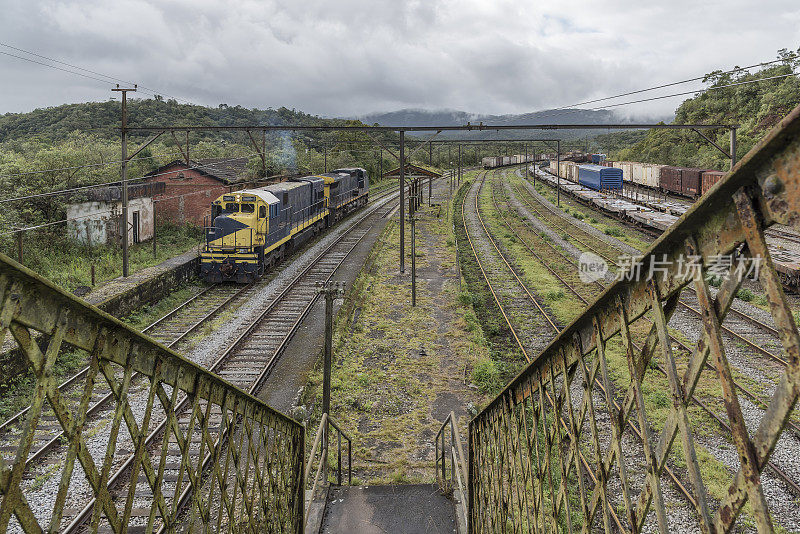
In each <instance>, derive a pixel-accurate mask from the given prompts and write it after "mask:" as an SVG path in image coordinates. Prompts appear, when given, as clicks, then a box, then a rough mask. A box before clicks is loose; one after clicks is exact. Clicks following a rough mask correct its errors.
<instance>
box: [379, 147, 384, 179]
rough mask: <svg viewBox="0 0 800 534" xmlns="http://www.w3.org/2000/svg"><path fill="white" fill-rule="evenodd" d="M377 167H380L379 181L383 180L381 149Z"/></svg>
mask: <svg viewBox="0 0 800 534" xmlns="http://www.w3.org/2000/svg"><path fill="white" fill-rule="evenodd" d="M378 165H379V166H380V169H381V171H380V179H381V180H383V149H382V148H381V149H380V160H379V161H378Z"/></svg>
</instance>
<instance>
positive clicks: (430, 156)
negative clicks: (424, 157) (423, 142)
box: [428, 141, 433, 165]
mask: <svg viewBox="0 0 800 534" xmlns="http://www.w3.org/2000/svg"><path fill="white" fill-rule="evenodd" d="M428 165H433V143H432V142H430V141H428Z"/></svg>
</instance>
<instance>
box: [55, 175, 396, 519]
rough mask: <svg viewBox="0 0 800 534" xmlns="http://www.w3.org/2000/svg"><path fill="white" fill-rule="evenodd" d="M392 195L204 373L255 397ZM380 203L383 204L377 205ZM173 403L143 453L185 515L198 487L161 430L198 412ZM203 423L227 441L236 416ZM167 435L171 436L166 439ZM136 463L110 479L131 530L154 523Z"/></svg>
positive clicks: (195, 455) (184, 401)
mask: <svg viewBox="0 0 800 534" xmlns="http://www.w3.org/2000/svg"><path fill="white" fill-rule="evenodd" d="M395 192H396V189H395ZM395 192H391V191H390V192H388V193H386V194H385V195H383V196H382V197H380V199H376V200H375V201H373V204H378V205H377V206H374V207H373V208H372V209H370V208H368V211H367V213H365V214H361V215H360V217H359V218H358V219H357V220H355V221H354V222H353V224H352V225H350V226H349V228H347V229H345V230H344V233H343V235H342V236H341V237H340V238H339V239H337V240H336V241H334V242H333V243H331V244H330V245H329V246H327V247H326V248H325V249H324V250H323V251H322V252H321V253H319V254H318V255H317V256H316V257H314V258H313V259H312V261H311V262H310V263H309V264H308V265H307V266H306V267H305V268H303V269H302V270H301V271H300V272H299V273H298V274H297V275H296V276H294V277H293V279H292V280H291V282H290V283H288V284H287V285H286V287H285V288H284V289H283V290H282V291H281V292H280V293H279V294H278V295H276V296H275V297H274V298H273V299H272V300H271V301H270V302H269V304H268V305H267V306H266V308H264V309H263V310H262V311H261V313H260V314H259V315H258V316H257V317H256V318H255V319H254V320H252V321H250V322H248V323H246V324H245V325H243V326H242V327H241V328H240V329H239V330H238V331H236V332H235V333H234V334H233V335H234V341H233V342H232V343H231V344H230V346H229V348H228V349H227V350H226V351H225V352H224V353H223V354H222V355H220V356H219V357H218V358H217V359H216V360H215V361H214V362H213V363H212V364H211V365H210V366H209V369H210V370H211V371H213V372H214V373H217V374H219V375H220V376H222V377H223V378H225V379H226V380H228V381H229V382H231V383H233V384H235V385H237V386H239V387H240V388H242V389H244V390H246V391H248V392H249V393H251V394H255V393H257V392H258V390H259V389H260V388H261V387H262V386H263V384H264V381H265V380H266V378H267V377H268V376H269V373H270V371H271V370H272V369H273V367H274V365H275V364H276V363H277V361H278V360H279V358H280V357H281V354H282V353H283V350H284V348H285V347H286V345H287V344H288V343H289V341H290V340H291V338H292V336H293V335H294V333H295V332H296V330H297V327H298V325H299V324H300V323H301V321H302V320H303V318H304V317H305V316H306V314H307V313H308V311H309V310H310V309H311V307H312V306H313V304H314V302H316V300H317V298H318V287H317V284H318V283H320V282H324V281H326V280H328V279H330V277H331V276H332V275H333V273H334V272H335V271H336V269H337V268H338V267H339V266H340V265H341V263H342V262H343V261H344V260H345V258H347V257H348V256H349V255H350V253H351V252H352V251H353V249H354V248H355V247H356V246H357V245H358V243H360V242H361V240H362V239H363V238H364V237H365V236H366V235H367V233H368V232H369V230H370V227H369V226H368V225H367V224H365V222H366V221H368V220H370V219H371V218H373V217H376V218H380V217H383V216H384V215H386V214H387V213H389V212H391V211H392V210H393V205H394V202H392V199H393V198H394V196H396V194H395ZM381 200H385V202H383V203H381ZM173 400H174V402H173V403H172V405H173V406H174V407H175V408H174V410H173V413H174V416H173V415H170V416H169V417H168V414H167V413H164V411H163V410H160V411H159V413H154V414H153V422H152V423H151V424H150V425H149V426H148V429H149V430H150V431H149V433H148V435H147V438H146V447H147V450H148V451H149V455H150V458H151V469H152V472H154V473H155V472H157V473H158V477H159V478H158V481H157V484H156V487H161V488H162V493H163V494H165V495H174V499H173V500H172V503H171V506H174V507H176V509H178V510H182V509H183V508H184V507H185V506H186V505H187V503H188V502H189V498H190V496H191V495H192V491H193V490H194V489H195V488H193V487H192V485H191V483H190V482H188V481H187V480H185V479H184V478H182V476H183V475H182V473H183V468H182V464H181V463H180V462H178V461H176V459H179V458H181V457H182V456H185V454H186V452H185V451H182V450H181V444H179V443H178V442H177V441H176V440H175V438H174V434H169V433H167V432H165V431H166V430H168V429H167V427H168V425H169V424H170V420H171V419H172V418H173V417H174V423H172V424H173V425H177V426H178V427H179V428H184V427H186V426H188V425H192V424H196V423H197V408H196V406H195V408H194V409H190V408H192V407H191V406H190V399H188V398H185V397H184V398H175V399H173ZM131 402H133V401H131ZM204 417H205V418H206V419H207V420H208V426H209V432H210V433H211V436H212V438H213V440H214V442H215V443H216V442H218V441H219V440H225V439H226V428H227V427H228V424H229V423H230V422H231V418H232V417H235V414H233V415H232V414H230V413H228V414H225V413H222V412H220V411H219V410H218V409H211V410H206V413H205V415H204ZM165 435H167V436H169V437H168V439H166V440H165V439H164V436H165ZM184 446H185V447H187V448H188V456H189V458H190V460H189V462H190V463H191V465H200V464H199V462H202V465H203V466H208V465H209V464H210V462H211V460H212V453H211V452H210V451H209V450H208V448H205V447H204V446H203V443H189V444H184ZM134 464H135V462H134V457H133V456H132V455H130V456H128V457H127V458H126V459H125V460H124V461H122V462H121V463H120V464H119V465H116V466H115V468H114V472H113V473H111V474H110V476H109V488H110V491H111V495H112V496H114V497H120V498H121V497H124V496H125V495H126V494H127V495H129V496H132V497H133V499H132V500H133V501H134V502H135V503H138V504H134V505H133V506H132V507H131V508H130V510H126V514H127V518H125V520H126V521H127V522H128V523H129V524H130V525H137V526H146V525H148V524H149V525H151V526H152V525H154V524H155V523H156V521H155V516H156V513H157V509H156V506H154V505H153V503H154V502H157V500H156V499H155V496H154V494H153V492H152V489H151V486H150V484H149V482H148V480H147V477H146V476H145V475H140V476H139V477H138V478H137V479H136V480H135V481H131V480H130V474H131V469H132V467H133V466H134ZM128 500H129V501H130V500H131V499H130V498H129V499H128ZM147 503H149V505H147ZM95 504H96V502H95V500H94V499H93V498H92V499H89V500H88V502H87V503H86V504H85V505H84V506H82V507H81V508H80V509H73V510H72V511H73V512H74V514H73V515H71V516H70V517H65V518H64V519H63V520H62V526H63V529H64V531H65V532H80V531H83V530H84V529H85V528H86V527H87V524H89V523H90V521H91V526H94V525H95V524H98V523H99V525H101V526H102V524H103V523H102V519H103V518H102V514H95V513H94V511H95ZM212 505H213V503H209V506H212ZM165 515H166V514H165ZM172 526H174V525H156V527H158V528H156V530H157V531H163V530H165V529H169V528H170V527H172Z"/></svg>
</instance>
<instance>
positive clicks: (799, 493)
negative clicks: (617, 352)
mask: <svg viewBox="0 0 800 534" xmlns="http://www.w3.org/2000/svg"><path fill="white" fill-rule="evenodd" d="M493 194H494V192H493ZM493 202H496V199H495V198H494V195H493ZM497 211H498V212H499V213H500V214H501V218H502V221H503V224H504V225H506V227H507V228H508V229H509V231H512V232H513V233H514V235H516V236H517V237H518V238H519V239H520V240H521V241H522V242H523V243H524V245H525V246H526V247H527V248H529V249H530V250H531V251H532V248H531V247H530V244H528V243H527V241H526V240H525V239H523V237H522V235H521V233H520V232H519V228H517V229H514V228H513V227H512V225H511V223H510V222H509V218H507V217H505V216H504V215H503V213H504V211H505V212H509V211H514V208H513V207H512V206H510V204H509V205H508V207H507V209H506V210H503V209H501V208H498V210H497ZM534 235H535V232H534ZM543 241H544V240H543ZM544 243H545V244H546V245H547V246H548V247H549V248H550V250H552V252H553V253H554V254H555V255H556V256H560V257H561V258H562V259H564V260H567V263H571V267H572V270H573V271H575V267H576V266H577V265H576V264H575V263H574V260H572V259H571V258H570V257H569V256H568V255H567V254H566V253H565V252H563V251H562V250H560V249H559V248H558V247H556V246H554V245H553V244H552V243H550V242H548V241H544ZM536 257H537V259H538V260H539V261H540V263H541V264H542V265H543V266H545V267H546V268H547V269H548V271H549V272H550V273H551V274H552V275H553V276H554V277H555V278H556V279H557V280H559V281H560V283H561V284H562V285H564V286H565V288H566V289H567V290H569V291H570V292H571V293H572V294H573V295H575V296H576V298H578V300H580V301H581V303H582V304H584V305H589V304H590V301H589V300H588V299H587V298H585V297H584V296H583V295H582V294H581V293H580V292H579V291H577V290H576V289H575V283H574V282H572V283H570V282H567V281H566V280H565V276H564V273H563V272H562V273H561V274H559V273H558V272H557V271H556V270H555V268H554V267H553V265H554V263H553V262H552V261H545V260H544V259H543V258H541V256H539V255H536ZM567 272H569V271H567ZM592 285H593V286H595V288H596V289H597V291H596V292H595V293H594V295H592V296H596V295H597V294H599V293H600V292H602V291H603V290H605V288H606V285H605V284H603V283H602V282H600V281H595V282H594V283H593V284H592ZM687 306H688V305H687ZM693 311H696V312H697V313H698V315H699V310H693ZM752 320H753V321H754V322H755V324H758V325H760V326H763V327H764V328H768V329H770V330H771V331H772V332H773V333H774V334H775V335H777V331H775V330H774V329H771V327H768V326H767V325H764V324H763V323H761V322H759V321H756V320H755V319H752ZM647 326H648V328H649V327H650V326H651V323H649V322H648V324H647ZM669 337H670V340H671V342H672V344H673V346H676V345H677V347H679V348H680V349H681V350H682V351H683V352H684V353H685V354H686V355H690V354H691V353H692V350H693V347H690V346H689V345H687V344H686V343H684V342H683V341H681V340H680V339H678V338H676V337H675V336H672V335H670V336H669ZM741 339H742V340H744V339H745V338H741ZM776 339H777V338H776ZM635 348H636V350H637V351H641V349H642V347H641V346H639V345H636V344H635ZM759 348H760V347H759ZM773 356H774V355H773ZM781 361H782V360H781ZM783 365H785V362H783ZM654 368H655V369H656V370H657V371H658V372H659V373H661V374H662V375H663V376H664V377H667V371H666V369H664V368H663V366H661V365H660V364H655V365H654ZM705 368H706V369H707V370H709V371H711V372H712V373H716V370H715V369H714V367H713V366H712V365H711V364H710V363H709V362H706V364H705ZM734 385H735V387H736V388H737V390H738V391H739V392H740V393H742V394H743V395H744V396H745V397H746V398H747V399H748V400H749V401H750V402H752V403H753V404H754V405H755V406H757V407H758V408H759V409H761V410H766V409H767V402H768V399H764V398H762V397H761V395H759V394H758V393H756V392H754V391H753V390H751V389H750V388H748V387H746V386H744V385H743V384H741V382H739V381H734ZM692 402H693V404H695V405H696V406H697V407H699V408H700V409H701V410H702V411H703V412H705V413H706V414H707V415H709V416H710V417H711V418H712V419H713V420H714V421H715V422H716V423H717V424H718V425H719V426H720V428H721V429H722V430H723V431H724V432H726V433H727V434H728V435H731V428H730V426H729V425H728V423H727V422H726V421H725V420H724V419H723V418H722V417H720V415H719V410H714V409H712V408H711V406H710V405H709V403H708V402H704V401H703V400H701V399H699V398H697V397H696V396H695V397H692ZM787 428H788V429H789V431H790V433H791V434H793V435H794V437H795V439H796V445H797V446H798V447H800V426H798V425H797V423H795V422H794V421H791V420H790V421H788V422H787ZM767 465H768V467H769V469H770V470H771V471H772V473H773V474H774V475H775V476H776V477H777V478H778V479H780V480H781V481H782V482H783V483H784V484H785V485H786V486H787V487H788V488H789V489H790V490H791V491H792V492H793V493H794V494H795V497H800V485H798V482H797V481H796V480H795V479H794V478H792V477H791V475H789V473H788V472H787V471H786V470H784V469H783V468H782V467H781V466H780V465H779V464H778V463H777V462H776V461H774V460H770V461H769V462H768V464H767ZM686 496H687V497H690V495H686Z"/></svg>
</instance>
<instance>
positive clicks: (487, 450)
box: [468, 107, 800, 532]
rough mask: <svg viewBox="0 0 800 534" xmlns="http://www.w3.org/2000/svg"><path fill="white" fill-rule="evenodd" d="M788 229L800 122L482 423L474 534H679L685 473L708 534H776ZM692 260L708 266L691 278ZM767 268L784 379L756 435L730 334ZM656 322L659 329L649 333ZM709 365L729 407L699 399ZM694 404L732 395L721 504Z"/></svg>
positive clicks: (785, 403)
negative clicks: (688, 328)
mask: <svg viewBox="0 0 800 534" xmlns="http://www.w3.org/2000/svg"><path fill="white" fill-rule="evenodd" d="M775 223H781V224H786V225H792V226H795V227H798V226H800V107H799V108H796V109H795V110H793V111H792V112H791V113H790V114H789V115H788V116H787V117H786V118H785V119H784V120H783V121H782V122H781V124H780V125H779V126H778V127H777V128H775V129H774V130H773V131H772V132H770V133H769V134H768V135H767V137H766V138H765V139H764V140H763V142H761V143H760V144H759V145H758V146H757V147H755V148H754V149H753V150H752V151H750V153H749V154H748V155H747V156H746V157H745V158H744V159H742V160H741V161H740V162H739V163H738V164H737V165H736V166H735V167H734V168H733V170H732V171H731V173H730V174H729V175H728V176H727V177H726V178H725V179H723V180H722V181H720V182H719V183H718V184H716V185H715V186H714V187H713V188H712V189H711V190H710V191H709V192H708V193H707V194H706V195H705V196H704V197H703V199H702V201H700V202H699V203H697V204H696V205H695V206H694V207H693V208H692V209H691V210H690V211H689V212H687V213H686V214H685V215H684V216H683V217H681V219H680V220H679V221H678V222H677V223H676V224H675V225H674V226H673V227H672V228H671V229H670V230H669V231H668V232H666V233H665V234H664V235H663V236H662V237H661V238H659V239H658V240H657V241H656V242H655V243H654V244H653V245H652V246H651V247H650V249H648V251H647V252H646V253H645V254H644V256H643V257H642V261H641V263H640V265H645V266H646V268H647V266H650V265H653V263H652V261H653V260H655V261H656V262H657V265H658V269H657V270H656V271H655V272H653V273H652V274H653V276H640V277H636V276H633V275H634V274H635V270H636V269H637V267H636V266H635V265H633V266H631V270H630V271H629V275H631V276H629V277H628V279H626V280H622V281H619V282H617V283H615V284H613V285H612V286H610V287H609V288H608V289H607V290H606V291H605V292H604V293H603V294H602V295H600V297H598V298H597V300H596V301H595V302H594V303H593V304H592V305H590V306H589V307H588V308H587V309H586V310H585V311H584V312H583V313H582V314H581V315H580V316H579V317H578V318H576V319H575V320H574V321H573V322H572V323H571V324H570V325H569V326H568V327H567V328H566V329H564V330H563V331H562V332H561V333H560V334H559V335H558V337H557V338H556V339H554V340H553V341H552V342H551V343H550V344H549V345H548V347H547V348H545V349H544V351H542V352H541V354H539V355H538V356H537V357H536V358H534V359H533V361H532V362H531V363H530V364H529V365H528V366H527V367H526V368H525V369H524V370H523V371H522V372H521V373H520V374H519V375H518V376H517V377H516V378H515V379H514V380H513V381H512V382H511V383H510V384H509V385H508V386H507V387H506V388H505V389H504V391H502V392H501V393H500V394H499V395H498V396H497V397H496V398H495V399H494V400H493V401H492V402H491V403H490V404H489V405H488V406H487V407H486V408H485V409H484V410H483V411H482V412H481V413H479V414H478V415H477V416H476V417H475V418H474V419H473V420H472V421H471V422H470V425H469V436H468V441H469V460H468V471H469V473H468V476H469V483H468V491H469V497H468V508H469V515H468V519H469V531H470V532H533V531H535V532H549V531H558V532H572V531H573V530H574V531H578V530H580V531H582V532H588V531H594V530H600V529H603V530H604V531H605V532H611V531H612V530H621V531H625V532H639V531H641V530H642V528H643V527H644V526H645V525H646V523H648V522H649V523H648V524H649V527H648V528H653V529H657V530H659V531H661V532H667V531H668V530H669V526H668V517H667V516H668V513H669V510H668V507H667V506H666V505H665V498H664V491H663V490H662V475H663V474H664V470H665V467H666V466H667V465H668V464H671V465H673V466H677V467H679V468H680V469H681V472H683V473H685V475H684V476H685V480H686V481H687V483H686V486H687V489H688V491H689V494H690V495H689V497H688V498H687V506H689V507H690V509H691V511H692V512H693V515H694V518H695V520H696V528H698V529H699V530H701V531H703V532H730V531H732V530H733V529H734V528H738V527H736V525H737V522H738V523H739V524H740V525H741V524H742V523H743V522H744V521H743V520H742V517H741V516H742V515H743V514H746V515H747V516H748V520H747V521H748V522H751V523H749V524H751V525H755V527H756V528H757V529H758V530H759V531H760V532H770V531H772V528H773V525H772V522H773V518H772V516H771V515H770V509H769V505H768V499H767V498H765V492H764V488H763V487H762V482H761V475H762V472H763V471H764V469H765V468H766V465H767V462H768V460H769V459H770V456H771V455H772V452H773V450H774V448H775V446H776V444H777V442H778V439H779V438H780V437H781V434H782V432H783V429H784V425H785V424H786V421H787V420H788V419H789V417H790V416H791V412H792V410H793V408H794V406H795V403H796V402H797V398H798V395H799V394H800V335H798V328H797V325H796V323H795V320H794V317H793V314H792V310H791V308H790V307H789V304H788V303H787V300H786V297H785V295H784V292H783V288H782V287H781V284H780V279H779V277H778V274H777V273H776V271H775V269H774V267H773V264H772V261H771V259H770V255H769V251H768V249H767V245H766V241H765V238H764V229H765V228H766V227H768V226H770V225H772V224H775ZM730 254H733V255H734V258H745V261H743V262H741V263H740V262H738V261H734V262H733V263H732V264H731V265H730V267H729V269H728V274H727V276H725V277H724V278H723V281H722V284H721V286H720V287H719V289H718V291H716V293H714V292H713V291H712V290H711V289H710V288H709V284H708V282H707V275H708V271H709V268H710V267H711V266H712V265H715V264H716V263H715V262H716V261H718V259H719V258H720V257H722V256H726V255H730ZM686 258H691V259H692V261H693V263H694V264H695V265H696V267H695V268H694V269H692V272H691V273H690V274H689V275H688V276H687V273H686V272H685V268H686V263H685V260H686ZM757 261H760V273H759V280H760V283H761V285H762V286H763V288H764V291H765V295H766V301H767V305H768V308H769V312H770V313H771V315H772V318H773V321H774V323H775V326H776V329H777V330H778V332H779V334H780V343H781V345H782V348H783V350H784V353H785V360H786V366H785V368H784V369H782V370H780V379H779V380H778V381H777V383H776V384H775V387H774V390H772V389H769V390H768V391H767V393H766V394H767V395H770V397H768V402H767V405H768V406H767V408H766V409H765V410H762V411H760V412H759V413H758V414H757V415H758V417H759V420H758V423H757V425H753V424H751V426H750V428H748V426H747V425H746V423H745V418H744V417H743V413H742V407H741V405H740V402H739V399H738V397H737V391H736V388H735V385H734V382H733V380H734V378H733V373H732V370H731V366H730V365H729V361H728V358H727V356H726V346H725V341H724V339H723V336H722V334H721V331H720V325H721V323H722V322H723V321H724V320H725V317H726V314H727V312H728V310H729V309H730V307H731V304H732V301H733V299H734V297H735V296H736V293H737V291H738V290H739V288H740V286H741V284H742V281H743V278H744V276H745V272H746V271H747V270H749V269H750V267H752V265H753V263H754V262H757ZM742 265H744V266H746V267H747V269H743V268H741V266H742ZM681 269H684V271H682V270H681ZM689 284H691V285H693V287H694V289H695V291H696V293H697V298H698V302H699V306H700V308H701V309H702V325H701V326H700V339H699V341H698V342H697V344H696V346H695V347H694V351H693V353H692V354H691V355H689V356H685V357H678V356H677V355H675V354H673V348H672V346H671V343H670V339H669V330H668V326H667V325H668V322H669V320H670V318H671V316H672V314H673V311H674V310H675V307H676V304H677V303H678V297H679V295H680V292H681V290H682V289H683V288H684V287H686V286H687V285H689ZM644 315H648V316H649V318H650V319H651V320H652V321H653V323H652V326H650V327H648V328H642V326H641V325H642V323H641V322H640V323H635V322H636V321H637V319H639V318H641V317H643V316H644ZM648 324H649V323H648ZM637 330H639V331H637ZM637 336H641V338H642V339H644V340H645V343H644V346H643V347H642V349H641V351H637V350H636V349H635V347H634V341H633V339H634V338H635V337H637ZM654 358H655V359H658V360H659V362H660V363H661V364H662V365H663V367H664V368H665V369H666V373H667V378H668V379H667V381H666V382H665V383H666V385H665V386H663V387H664V388H665V389H667V390H668V391H667V399H669V400H668V401H667V403H666V407H667V409H668V415H667V416H666V419H665V420H662V421H659V422H658V423H657V424H656V423H655V422H654V420H653V419H652V418H651V417H650V416H651V415H652V411H653V410H652V405H650V404H648V402H647V401H646V399H645V397H646V393H647V390H648V387H652V384H653V383H654V382H655V380H656V377H655V376H654V375H655V373H656V371H655V370H654V369H655V368H656V365H655V361H654ZM707 361H710V362H711V363H712V365H713V367H714V370H715V372H714V374H710V373H706V374H705V375H703V380H705V381H706V382H703V383H704V384H705V385H706V386H708V385H709V382H707V381H709V380H710V381H711V382H710V384H711V385H713V386H714V388H716V391H717V392H718V393H714V392H710V393H709V392H703V391H701V389H699V388H698V384H699V383H700V381H701V373H702V371H703V369H704V366H705V365H706V362H707ZM609 362H611V363H613V364H614V366H612V365H610V363H609ZM719 392H721V393H719ZM695 395H706V396H707V395H717V398H719V396H721V398H722V399H721V400H722V402H721V403H720V410H721V411H722V412H723V413H725V416H727V419H728V422H729V426H730V428H731V432H730V436H729V437H730V441H731V442H732V444H733V448H734V449H735V451H736V457H737V458H738V464H737V465H735V466H734V469H733V470H732V471H731V472H728V473H727V478H725V479H724V480H723V482H722V487H723V488H724V491H721V492H720V491H718V492H716V493H715V494H711V493H710V492H709V489H708V487H709V486H708V483H709V480H708V475H704V470H703V469H702V466H701V462H700V461H699V460H698V451H699V450H700V445H698V443H699V441H702V440H703V439H704V437H705V436H698V435H697V433H696V431H697V428H698V427H702V422H700V423H699V424H698V421H697V419H698V418H700V415H698V414H696V413H694V412H693V411H692V410H690V409H689V406H690V402H691V400H692V398H693V397H694V396H695ZM725 416H723V417H725ZM636 433H638V434H639V435H640V436H641V437H637V436H636ZM715 476H716V477H717V480H716V481H715V483H716V484H719V483H720V482H719V477H720V474H719V473H717V474H716V475H715Z"/></svg>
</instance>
